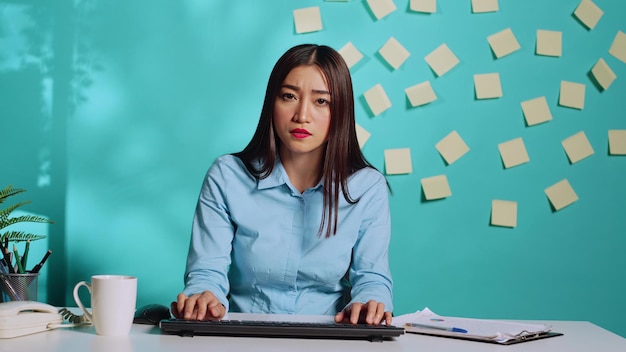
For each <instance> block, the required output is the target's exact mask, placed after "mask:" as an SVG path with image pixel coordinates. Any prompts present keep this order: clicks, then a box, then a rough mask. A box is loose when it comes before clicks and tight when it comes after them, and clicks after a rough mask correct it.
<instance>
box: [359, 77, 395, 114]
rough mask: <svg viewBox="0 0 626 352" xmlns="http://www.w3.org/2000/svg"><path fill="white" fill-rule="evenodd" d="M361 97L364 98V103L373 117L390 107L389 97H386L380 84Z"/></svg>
mask: <svg viewBox="0 0 626 352" xmlns="http://www.w3.org/2000/svg"><path fill="white" fill-rule="evenodd" d="M363 95H364V96H365V101H367V105H369V107H370V110H372V113H373V114H374V116H378V115H380V114H382V113H383V112H384V111H385V110H387V109H389V108H390V107H391V101H390V100H389V97H387V93H385V90H384V89H383V86H382V85H380V84H377V85H375V86H373V87H372V88H370V89H369V90H367V91H366V92H365V93H364V94H363Z"/></svg>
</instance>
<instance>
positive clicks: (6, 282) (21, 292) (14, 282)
mask: <svg viewBox="0 0 626 352" xmlns="http://www.w3.org/2000/svg"><path fill="white" fill-rule="evenodd" d="M38 278H39V273H26V274H0V293H2V294H1V295H0V302H10V301H36V300H37V279H38Z"/></svg>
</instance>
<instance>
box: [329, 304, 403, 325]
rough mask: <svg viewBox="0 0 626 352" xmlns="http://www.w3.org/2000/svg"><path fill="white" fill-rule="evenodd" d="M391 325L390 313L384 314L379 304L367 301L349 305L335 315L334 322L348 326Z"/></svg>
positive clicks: (382, 307) (383, 307) (382, 306)
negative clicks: (382, 323)
mask: <svg viewBox="0 0 626 352" xmlns="http://www.w3.org/2000/svg"><path fill="white" fill-rule="evenodd" d="M383 321H384V322H385V323H386V324H387V325H391V312H385V305H384V304H383V303H381V302H376V301H374V300H369V301H367V303H351V304H350V305H348V306H346V307H345V308H344V309H343V310H342V311H341V312H339V313H337V315H335V322H337V323H349V324H363V323H365V324H370V325H379V324H380V323H381V322H383Z"/></svg>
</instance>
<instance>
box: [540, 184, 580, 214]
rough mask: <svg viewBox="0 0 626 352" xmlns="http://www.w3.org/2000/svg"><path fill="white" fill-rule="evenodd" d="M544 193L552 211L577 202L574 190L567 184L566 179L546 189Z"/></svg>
mask: <svg viewBox="0 0 626 352" xmlns="http://www.w3.org/2000/svg"><path fill="white" fill-rule="evenodd" d="M544 192H545V193H546V196H548V199H549V200H550V203H551V204H552V207H554V210H557V211H558V210H561V209H563V208H565V207H566V206H568V205H570V204H572V203H574V202H576V201H577V200H578V196H577V195H576V192H574V189H573V188H572V186H571V185H570V184H569V181H567V179H563V180H561V181H559V182H557V183H555V184H553V185H552V186H550V187H548V188H546V189H545V190H544Z"/></svg>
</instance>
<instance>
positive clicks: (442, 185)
mask: <svg viewBox="0 0 626 352" xmlns="http://www.w3.org/2000/svg"><path fill="white" fill-rule="evenodd" d="M420 183H421V184H422V191H423V192H424V198H426V200H433V199H441V198H446V197H450V196H451V195H452V192H451V191H450V185H449V184H448V178H447V177H446V175H437V176H432V177H425V178H423V179H421V180H420Z"/></svg>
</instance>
